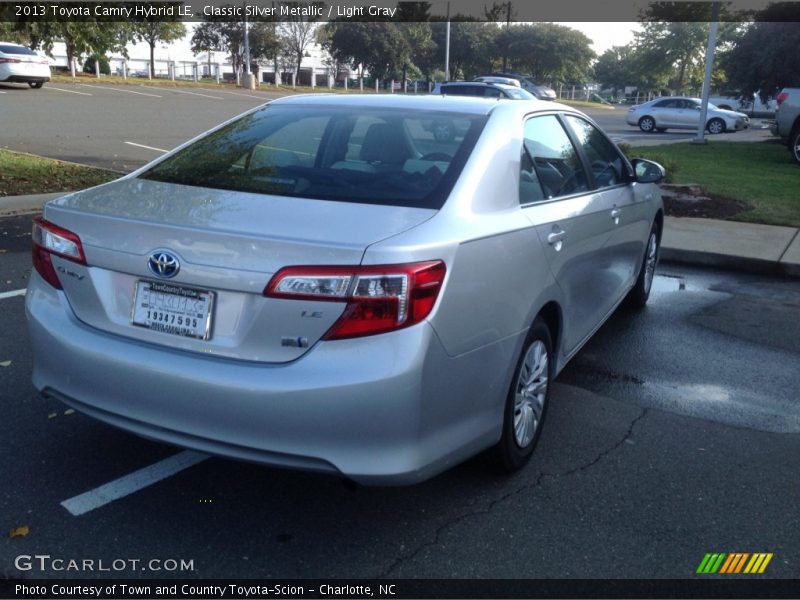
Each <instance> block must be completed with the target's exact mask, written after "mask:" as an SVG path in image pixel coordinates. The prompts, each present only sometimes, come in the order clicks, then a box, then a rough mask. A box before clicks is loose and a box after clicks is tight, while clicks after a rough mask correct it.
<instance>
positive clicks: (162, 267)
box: [147, 250, 181, 279]
mask: <svg viewBox="0 0 800 600" xmlns="http://www.w3.org/2000/svg"><path fill="white" fill-rule="evenodd" d="M147 266H148V267H149V268H150V272H151V273H152V274H153V275H156V276H158V277H163V278H164V279H169V278H170V277H175V275H177V274H178V271H179V270H180V268H181V263H180V262H179V261H178V259H177V258H176V257H175V256H174V255H173V254H170V253H169V252H164V251H163V250H159V251H158V252H153V254H151V255H150V259H149V260H148V261H147Z"/></svg>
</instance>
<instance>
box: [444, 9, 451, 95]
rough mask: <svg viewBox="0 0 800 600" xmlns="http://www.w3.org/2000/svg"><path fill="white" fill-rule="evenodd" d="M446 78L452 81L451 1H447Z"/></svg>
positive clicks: (445, 37)
mask: <svg viewBox="0 0 800 600" xmlns="http://www.w3.org/2000/svg"><path fill="white" fill-rule="evenodd" d="M444 80H445V81H450V3H449V2H448V3H447V29H445V36H444Z"/></svg>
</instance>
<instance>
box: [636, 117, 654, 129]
mask: <svg viewBox="0 0 800 600" xmlns="http://www.w3.org/2000/svg"><path fill="white" fill-rule="evenodd" d="M655 128H656V120H655V119H654V118H653V117H642V118H641V119H639V129H641V130H642V131H644V132H645V133H652V132H653V131H655Z"/></svg>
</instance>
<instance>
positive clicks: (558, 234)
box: [547, 229, 567, 246]
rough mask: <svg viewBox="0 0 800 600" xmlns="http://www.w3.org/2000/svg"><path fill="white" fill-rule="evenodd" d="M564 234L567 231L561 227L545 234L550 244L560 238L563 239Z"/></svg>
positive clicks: (557, 241)
mask: <svg viewBox="0 0 800 600" xmlns="http://www.w3.org/2000/svg"><path fill="white" fill-rule="evenodd" d="M566 234H567V232H566V231H564V230H563V229H560V230H558V231H553V232H551V233H549V234H547V243H548V244H550V245H551V246H555V245H556V244H558V243H559V242H560V241H561V240H563V239H564V236H565V235H566Z"/></svg>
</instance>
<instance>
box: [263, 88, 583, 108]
mask: <svg viewBox="0 0 800 600" xmlns="http://www.w3.org/2000/svg"><path fill="white" fill-rule="evenodd" d="M467 83H470V82H467ZM470 84H471V85H476V84H478V85H479V83H478V82H475V83H470ZM448 85H449V84H448ZM492 85H493V86H496V85H498V84H492ZM506 87H507V88H509V89H514V90H516V89H518V88H516V87H513V86H506ZM502 100H505V99H504V98H483V97H480V96H447V95H439V94H422V95H418V96H413V95H405V94H298V95H295V96H284V97H283V98H278V99H277V100H273V101H272V102H271V103H270V104H274V105H281V106H338V107H352V108H408V109H412V110H430V111H437V112H452V113H461V114H474V115H487V114H489V113H490V112H491V111H492V109H493V108H494V107H496V106H497V104H498V101H502ZM524 102H530V103H535V104H536V108H535V109H534V110H536V109H538V110H541V109H543V108H554V107H556V106H558V107H559V108H561V105H555V104H553V103H552V102H544V101H542V100H514V103H524ZM563 108H568V107H563Z"/></svg>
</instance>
